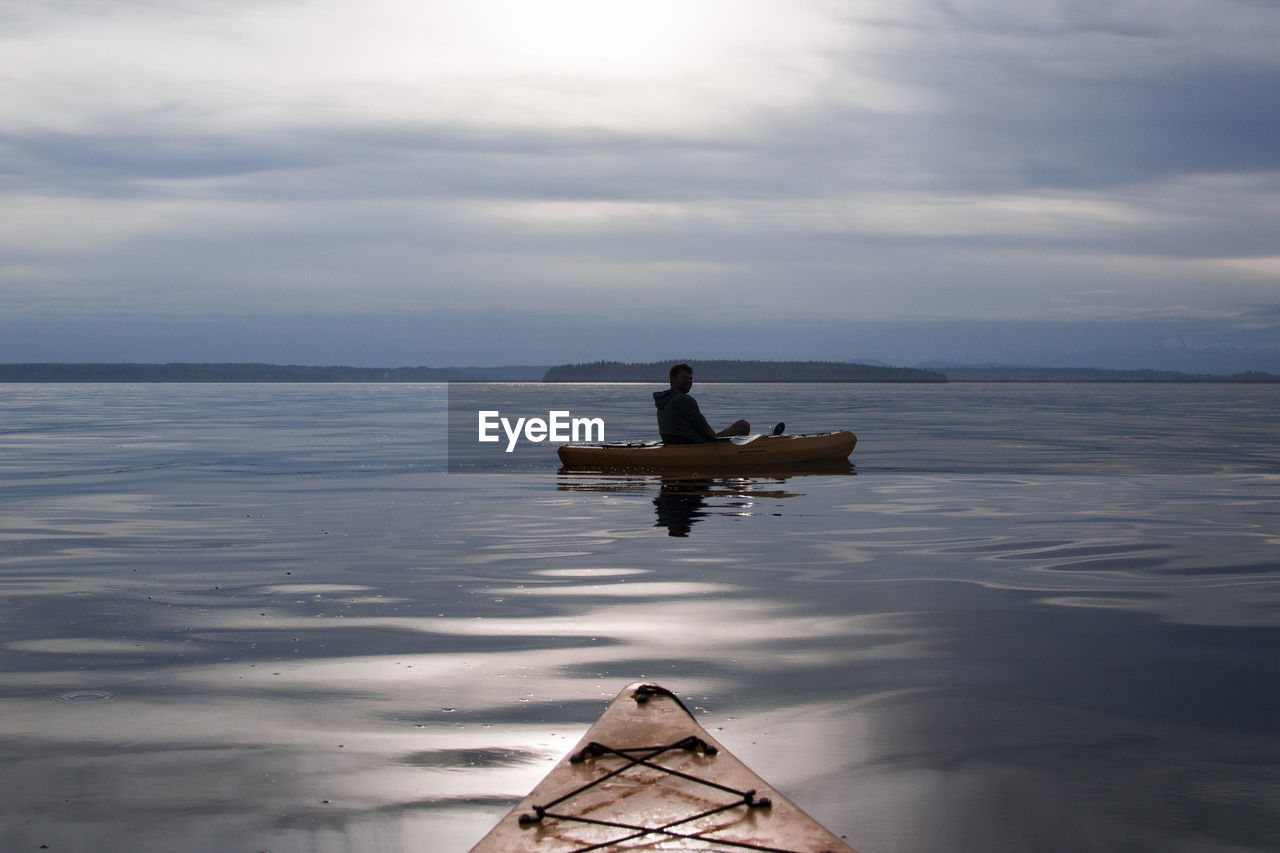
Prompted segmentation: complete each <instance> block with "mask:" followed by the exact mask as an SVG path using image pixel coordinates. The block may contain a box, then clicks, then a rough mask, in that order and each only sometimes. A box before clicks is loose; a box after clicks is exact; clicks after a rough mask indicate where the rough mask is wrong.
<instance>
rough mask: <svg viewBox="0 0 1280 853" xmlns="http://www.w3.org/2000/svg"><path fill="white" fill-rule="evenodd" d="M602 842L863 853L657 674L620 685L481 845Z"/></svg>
mask: <svg viewBox="0 0 1280 853" xmlns="http://www.w3.org/2000/svg"><path fill="white" fill-rule="evenodd" d="M595 850H600V851H625V850H698V851H731V850H732V851H742V850H763V851H772V853H793V852H794V853H854V851H853V848H851V847H850V846H849V845H848V844H845V843H844V842H843V841H841V840H840V839H839V838H837V837H836V836H835V835H833V834H832V833H831V832H830V831H829V830H827V829H826V828H825V827H823V826H822V825H821V824H819V823H818V822H817V821H816V820H814V819H813V818H811V817H810V816H809V815H807V814H805V812H803V811H802V810H801V809H800V808H799V807H798V806H796V805H795V804H794V803H792V802H791V801H790V800H788V799H787V798H786V797H783V796H782V795H781V794H779V793H778V792H777V791H774V790H773V789H772V788H770V787H769V785H768V784H767V783H765V781H764V780H763V779H761V778H760V777H759V776H757V775H756V774H755V773H753V772H752V771H751V770H750V769H748V768H747V766H746V765H745V764H743V763H742V762H741V761H739V760H738V759H737V758H736V757H735V756H734V755H733V754H732V753H730V752H728V751H727V750H726V749H724V748H723V747H722V746H720V744H719V743H717V742H716V741H715V740H714V739H713V738H712V737H711V735H709V734H708V733H707V731H706V730H705V729H703V728H702V726H700V725H699V724H698V722H697V721H696V720H695V719H694V718H693V716H692V715H691V714H690V713H689V711H688V710H687V709H686V708H685V707H684V704H683V703H681V701H680V700H679V699H678V698H676V696H675V694H673V693H671V692H670V691H669V690H666V689H664V688H662V687H659V686H657V685H654V684H632V685H630V686H629V687H627V688H626V689H625V690H623V691H622V692H621V693H619V694H618V695H617V697H616V698H614V700H613V701H612V702H610V703H609V706H608V707H607V708H606V709H605V711H604V713H603V714H602V715H601V716H600V719H599V720H597V721H596V723H595V724H594V725H593V726H591V728H590V729H589V730H588V731H587V733H586V735H585V736H583V738H582V740H581V741H579V743H578V745H577V746H576V747H575V748H574V750H573V752H572V753H570V754H569V755H568V756H567V757H566V758H564V759H562V760H561V761H560V763H559V764H557V765H556V766H555V767H554V768H553V769H552V770H551V772H550V773H549V774H548V775H547V777H546V778H545V779H543V780H542V782H540V783H539V784H538V786H537V787H535V788H534V789H533V791H532V792H531V793H530V794H529V796H527V797H525V798H524V799H523V800H522V801H521V802H520V803H519V804H517V805H516V807H515V808H514V809H512V810H511V812H510V813H509V814H508V815H507V816H506V817H504V818H503V819H502V820H501V821H499V822H498V824H497V825H496V826H495V827H494V828H493V829H492V830H491V831H490V832H489V834H488V835H486V836H485V837H484V838H483V839H481V841H480V843H479V844H477V845H476V846H475V847H473V848H472V849H471V853H571V851H572V853H586V851H595Z"/></svg>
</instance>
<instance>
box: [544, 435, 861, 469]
mask: <svg viewBox="0 0 1280 853" xmlns="http://www.w3.org/2000/svg"><path fill="white" fill-rule="evenodd" d="M857 443H858V437H857V436H855V435H854V434H853V433H851V432H849V431H848V430H841V431H839V432H820V433H814V434H812V435H744V436H739V437H736V438H728V439H720V440H717V441H708V442H706V443H704V444H663V443H662V442H659V441H644V442H641V441H616V442H611V443H608V444H564V445H561V446H560V448H559V449H558V450H557V453H558V454H559V455H560V461H561V462H563V463H564V465H565V466H566V467H569V468H593V469H608V468H646V469H651V470H653V469H686V470H687V469H696V468H719V469H723V468H754V467H764V466H778V465H797V464H806V463H811V462H829V461H832V460H840V459H846V458H848V456H849V454H850V453H852V452H853V448H854V446H855V445H857Z"/></svg>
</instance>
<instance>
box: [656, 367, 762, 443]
mask: <svg viewBox="0 0 1280 853" xmlns="http://www.w3.org/2000/svg"><path fill="white" fill-rule="evenodd" d="M670 378H671V387H670V388H669V389H668V390H666V391H654V392H653V404H654V405H655V406H657V407H658V432H659V433H661V434H662V441H663V443H664V444H702V443H703V442H706V441H714V440H715V439H717V438H728V437H729V436H734V435H746V434H747V433H749V432H751V424H749V423H747V422H746V421H744V420H742V419H741V418H739V419H738V420H736V421H734V422H733V423H732V424H730V425H729V426H727V427H725V428H724V429H722V430H720V432H716V431H715V430H713V429H712V428H711V425H710V424H708V423H707V419H706V418H704V417H703V416H702V411H701V410H700V409H699V408H698V401H697V400H695V399H693V398H692V397H690V396H689V389H690V388H692V387H693V368H692V367H690V366H689V365H688V364H686V363H685V362H683V361H682V362H680V363H679V364H676V365H672V367H671V372H670Z"/></svg>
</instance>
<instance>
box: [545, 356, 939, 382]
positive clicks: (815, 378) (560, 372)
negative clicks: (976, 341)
mask: <svg viewBox="0 0 1280 853" xmlns="http://www.w3.org/2000/svg"><path fill="white" fill-rule="evenodd" d="M680 360H681V359H676V360H675V361H650V362H639V363H634V362H622V361H593V362H588V363H586V364H561V365H557V366H555V367H552V368H551V369H549V370H548V371H547V372H546V375H545V376H543V377H542V381H544V382H666V381H667V371H668V370H670V368H671V365H672V364H675V363H676V362H677V361H680ZM689 363H690V364H692V365H693V370H694V376H696V377H697V379H698V381H699V382H946V381H947V377H946V376H945V375H944V374H942V373H939V372H938V371H935V370H921V369H919V368H915V367H879V366H875V365H870V364H856V363H854V362H842V361H728V360H710V361H703V360H690V362H689Z"/></svg>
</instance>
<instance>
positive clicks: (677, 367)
mask: <svg viewBox="0 0 1280 853" xmlns="http://www.w3.org/2000/svg"><path fill="white" fill-rule="evenodd" d="M686 370H687V371H689V372H690V373H693V368H692V367H690V366H689V362H687V361H682V362H680V363H679V364H673V365H671V371H670V372H669V373H668V374H667V378H668V379H675V378H676V376H677V375H678V374H680V373H683V372H684V371H686Z"/></svg>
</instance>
